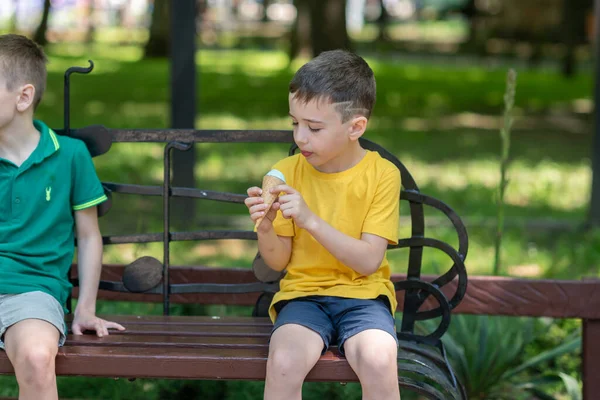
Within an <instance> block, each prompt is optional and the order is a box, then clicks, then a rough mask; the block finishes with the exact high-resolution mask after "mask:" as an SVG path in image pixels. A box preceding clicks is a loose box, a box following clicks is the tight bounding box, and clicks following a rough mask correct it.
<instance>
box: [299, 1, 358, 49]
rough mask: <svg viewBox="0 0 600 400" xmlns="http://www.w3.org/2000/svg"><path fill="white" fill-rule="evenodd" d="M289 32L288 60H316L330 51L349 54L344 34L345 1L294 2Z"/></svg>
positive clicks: (345, 34)
mask: <svg viewBox="0 0 600 400" xmlns="http://www.w3.org/2000/svg"><path fill="white" fill-rule="evenodd" d="M296 8H297V11H298V15H297V17H296V21H295V23H294V27H293V28H292V38H291V39H292V40H291V46H290V60H293V59H295V58H296V57H299V56H313V57H315V56H317V55H319V54H320V53H321V52H323V51H326V50H334V49H347V50H350V48H351V46H350V38H349V37H348V32H347V30H346V0H326V1H324V0H298V1H297V2H296Z"/></svg>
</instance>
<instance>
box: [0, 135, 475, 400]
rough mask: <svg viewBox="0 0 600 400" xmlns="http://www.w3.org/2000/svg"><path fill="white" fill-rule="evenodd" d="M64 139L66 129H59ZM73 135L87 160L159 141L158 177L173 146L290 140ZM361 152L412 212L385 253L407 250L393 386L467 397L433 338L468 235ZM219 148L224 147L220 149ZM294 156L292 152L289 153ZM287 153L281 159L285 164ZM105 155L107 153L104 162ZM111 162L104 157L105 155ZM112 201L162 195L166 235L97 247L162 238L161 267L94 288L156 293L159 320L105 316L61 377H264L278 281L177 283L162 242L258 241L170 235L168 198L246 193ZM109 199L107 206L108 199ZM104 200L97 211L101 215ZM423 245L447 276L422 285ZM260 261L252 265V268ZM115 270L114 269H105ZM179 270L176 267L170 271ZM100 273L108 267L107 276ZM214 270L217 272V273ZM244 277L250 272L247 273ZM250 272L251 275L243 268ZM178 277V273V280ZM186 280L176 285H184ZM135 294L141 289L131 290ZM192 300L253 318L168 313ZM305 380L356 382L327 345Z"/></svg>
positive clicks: (229, 235) (462, 285)
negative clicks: (214, 301) (102, 333)
mask: <svg viewBox="0 0 600 400" xmlns="http://www.w3.org/2000/svg"><path fill="white" fill-rule="evenodd" d="M57 132H58V133H59V134H66V132H65V131H57ZM70 134H71V135H72V136H74V137H79V138H81V139H82V140H84V141H85V142H86V144H87V145H88V149H89V150H90V152H91V154H92V155H93V156H99V155H101V154H104V153H106V152H108V150H109V149H110V146H111V144H112V143H114V142H133V143H140V142H163V143H165V150H164V160H163V161H164V176H165V177H169V176H170V165H171V153H172V150H173V149H179V150H185V149H187V148H189V146H190V145H189V144H190V143H207V142H212V143H223V146H226V143H242V142H278V143H292V134H291V132H289V131H197V130H139V131H138V130H109V129H106V128H103V127H99V126H96V127H88V128H84V129H80V130H71V131H70ZM361 142H362V145H363V146H364V147H365V148H368V149H371V150H374V151H378V152H379V153H380V154H381V155H382V156H384V157H385V158H387V159H389V160H390V161H392V162H393V163H394V164H395V165H396V166H398V168H399V170H400V173H401V174H402V183H403V191H402V193H401V200H402V201H403V203H404V202H408V207H403V209H404V210H405V213H408V212H410V215H411V229H412V235H411V237H408V238H401V239H400V241H399V243H398V245H396V246H390V249H394V248H405V249H408V251H409V265H408V277H407V279H403V280H400V281H397V282H395V287H396V290H397V291H398V292H399V295H400V296H399V297H400V299H401V301H400V302H401V307H400V308H401V309H402V310H403V314H402V318H401V324H400V329H399V331H398V337H399V339H400V341H401V351H400V352H399V373H400V378H399V384H400V385H401V386H402V387H405V388H408V389H410V390H414V391H416V392H419V393H421V394H423V395H425V396H426V397H428V398H431V399H442V398H443V399H461V398H465V396H464V393H463V391H462V386H461V385H460V383H459V382H457V381H456V378H455V376H454V373H453V372H452V369H451V368H450V365H449V363H448V361H447V359H446V357H445V353H444V349H443V346H442V342H441V341H440V340H439V339H440V338H441V337H442V335H443V334H444V332H445V331H446V329H447V328H448V325H449V323H450V313H451V310H452V309H453V308H455V307H456V306H457V305H458V304H459V303H460V301H461V299H462V298H463V296H464V294H465V291H466V286H467V274H466V270H465V266H464V259H465V257H466V254H467V233H466V230H465V227H464V226H463V225H462V223H461V221H460V219H459V218H458V216H457V215H456V214H455V213H454V212H453V211H452V210H451V209H450V208H449V207H447V206H446V205H444V204H443V203H441V202H440V201H438V200H436V199H433V198H431V197H428V196H426V195H424V194H422V193H420V192H419V190H418V187H417V185H416V184H415V182H414V180H413V178H412V177H411V175H410V174H409V172H408V171H407V169H406V168H405V167H404V166H403V165H402V164H401V163H400V162H399V161H398V159H396V157H394V156H393V155H392V154H390V153H389V152H387V151H386V150H385V149H383V148H382V147H380V146H378V145H376V144H374V143H372V142H369V141H367V140H362V139H361ZM224 151H225V149H224ZM294 151H295V146H292V147H291V150H290V154H291V153H293V152H294ZM284 156H285V154H282V158H283V157H284ZM105 157H106V156H105ZM108 157H110V156H108ZM103 185H104V187H105V189H106V190H107V194H109V197H110V198H111V199H112V196H113V194H114V193H125V194H137V195H141V196H162V197H163V205H164V210H165V213H164V221H163V223H164V230H163V232H161V233H148V234H135V235H119V236H108V237H104V244H105V245H111V244H120V243H149V242H163V243H164V255H163V260H162V262H159V261H158V260H156V259H152V258H150V257H142V258H141V259H140V260H139V261H138V262H135V263H134V264H132V265H130V266H128V267H126V268H122V269H121V271H120V272H121V275H119V276H118V277H111V278H110V279H108V280H107V279H105V278H106V274H105V276H104V277H103V278H104V279H103V280H102V282H101V284H100V287H101V289H102V296H103V297H104V296H106V294H105V293H106V292H107V291H108V293H113V294H114V295H116V297H115V298H118V297H119V296H120V295H123V294H126V295H128V296H138V297H139V298H140V299H143V298H145V297H146V296H153V297H154V298H155V297H156V296H159V297H160V300H161V301H162V302H163V305H164V316H163V317H150V316H130V317H123V316H110V317H108V318H111V319H114V320H116V321H119V322H122V323H123V324H124V325H126V326H127V330H126V331H125V332H123V333H118V334H111V335H110V336H108V337H105V338H97V337H95V336H93V335H84V336H81V337H77V336H72V335H69V336H68V340H67V343H66V345H65V346H64V347H63V348H61V349H60V351H59V355H58V359H57V373H58V374H59V375H90V376H105V377H127V378H135V377H149V378H177V379H259V380H261V379H264V377H265V370H266V359H267V353H268V337H269V333H270V330H271V326H272V325H271V322H270V321H269V320H268V319H267V318H266V308H267V305H268V303H269V302H270V298H271V296H272V294H273V293H274V292H275V291H276V290H278V282H277V281H272V282H261V281H259V280H258V279H256V278H255V277H252V276H249V275H248V274H245V275H240V276H243V278H242V279H243V280H242V281H240V282H228V283H219V281H218V280H211V279H205V277H204V278H201V279H199V280H196V279H188V278H189V277H187V278H185V279H178V281H179V282H177V281H176V280H175V279H174V275H175V273H176V272H175V271H174V270H173V269H172V267H171V265H170V247H169V244H170V243H171V242H174V241H180V240H208V239H211V240H214V239H247V240H256V234H255V233H254V232H251V231H236V230H219V231H210V230H196V231H189V232H172V231H171V218H170V200H171V199H172V198H174V197H191V198H196V199H202V200H204V201H207V200H214V201H224V202H233V203H240V207H245V206H244V205H243V200H244V198H245V197H246V196H245V195H242V194H232V193H223V192H215V191H209V190H202V189H194V188H178V187H172V186H171V183H170V180H169V179H165V181H164V182H163V185H162V186H142V185H133V184H125V183H109V182H104V183H103ZM111 201H112V200H111ZM425 205H428V206H433V207H435V208H437V209H439V210H441V211H442V212H444V213H445V214H446V215H447V216H448V217H449V219H450V220H451V222H452V224H453V225H454V227H455V228H456V231H457V237H458V243H459V249H458V250H455V249H454V248H452V247H451V246H450V245H448V244H446V243H444V242H441V241H438V240H435V239H432V238H427V237H426V236H425V235H424V227H425V225H424V212H423V208H424V206H425ZM109 208H110V201H109V202H107V204H106V205H105V206H103V207H102V208H101V213H106V212H108V209H109ZM424 247H435V248H438V249H440V250H441V251H443V252H445V253H446V254H448V255H449V258H450V260H451V262H450V263H449V264H450V265H452V266H451V267H450V268H449V270H448V271H447V272H446V273H444V274H443V275H441V276H440V277H437V278H436V279H434V280H433V281H432V282H427V281H425V280H422V279H420V275H421V258H422V252H423V248H424ZM258 262H260V259H259V258H257V259H255V263H258ZM108 270H110V271H113V269H110V268H109V269H108ZM72 271H73V277H72V278H73V282H74V283H75V284H77V279H76V278H77V277H76V269H75V268H73V269H72ZM182 271H183V270H179V271H177V273H180V272H182ZM105 272H106V271H105ZM214 272H215V273H217V274H218V269H215V271H214ZM248 272H250V271H248ZM250 274H251V272H250ZM180 277H181V276H180ZM182 281H183V282H182ZM452 281H454V282H455V283H457V284H456V285H455V286H454V291H453V293H452V294H451V295H450V296H449V299H447V297H446V295H444V294H443V292H442V291H441V290H440V288H442V287H444V286H445V285H447V284H449V283H450V282H452ZM133 292H143V293H135V294H133ZM189 294H196V295H198V294H206V295H210V294H227V297H228V299H229V300H228V301H229V302H230V303H234V304H235V303H236V302H238V301H237V299H241V298H247V296H248V295H250V296H253V297H254V300H253V301H254V304H255V310H254V313H253V315H255V317H250V316H248V317H240V318H232V317H194V316H189V317H188V316H186V317H171V316H168V314H169V305H170V303H171V302H172V301H174V300H175V301H178V298H179V296H186V295H189ZM430 298H434V299H436V301H437V306H436V307H434V308H432V309H429V310H427V311H419V309H420V308H421V307H422V305H423V304H424V303H425V301H427V300H428V299H430ZM439 317H441V322H440V324H439V326H438V328H437V329H436V330H435V331H434V332H432V333H431V334H430V335H428V336H419V335H417V334H416V333H415V331H414V325H415V322H416V321H417V320H425V319H432V318H439ZM11 372H12V369H11V367H10V365H9V364H8V362H7V360H6V358H4V354H2V355H0V373H11ZM307 379H308V380H316V381H341V382H347V381H356V380H357V377H356V375H355V374H354V372H353V371H352V370H351V368H350V367H349V365H348V363H347V361H346V360H345V359H344V358H343V357H342V356H341V355H340V354H339V353H338V351H337V349H336V348H335V347H334V348H332V350H331V351H328V352H327V353H326V354H325V355H323V356H322V357H321V359H320V360H319V361H318V363H317V365H316V366H315V368H314V369H313V370H312V371H311V372H310V373H309V375H308V378H307Z"/></svg>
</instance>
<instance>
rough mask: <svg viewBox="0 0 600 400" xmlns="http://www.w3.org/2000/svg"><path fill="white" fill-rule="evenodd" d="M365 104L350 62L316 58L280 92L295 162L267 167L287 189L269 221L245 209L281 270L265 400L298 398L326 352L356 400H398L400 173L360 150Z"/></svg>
mask: <svg viewBox="0 0 600 400" xmlns="http://www.w3.org/2000/svg"><path fill="white" fill-rule="evenodd" d="M374 103H375V78H374V76H373V71H372V70H371V68H370V67H369V65H368V64H367V63H366V62H365V61H364V60H363V59H362V58H360V57H359V56H357V55H355V54H352V53H349V52H346V51H341V50H335V51H329V52H324V53H321V54H320V55H319V56H318V57H316V58H315V59H313V60H312V61H310V62H308V63H307V64H305V65H304V66H303V67H301V68H300V69H299V70H298V72H297V73H296V75H295V76H294V78H293V79H292V81H291V83H290V87H289V107H290V112H289V114H290V117H291V119H292V125H293V128H294V141H295V142H296V144H297V145H298V147H299V151H300V153H299V154H297V155H294V156H291V157H288V158H285V159H283V160H281V161H280V162H278V163H277V164H275V166H274V167H273V168H274V169H277V170H279V171H281V172H282V173H283V175H284V177H285V179H286V184H285V185H280V186H277V187H275V188H273V189H272V190H271V193H275V194H279V198H278V200H276V202H275V203H274V204H273V207H272V208H271V210H269V211H268V212H267V214H266V215H264V210H265V209H266V206H265V204H264V201H263V199H262V198H261V191H262V190H261V189H260V188H258V187H251V188H249V189H248V196H249V197H248V198H247V199H246V202H245V203H246V206H247V207H248V208H249V212H250V215H251V218H252V220H253V221H256V220H257V219H259V218H261V217H264V220H263V222H262V223H261V224H260V225H259V226H258V227H257V234H258V247H259V251H260V254H261V256H262V258H263V259H264V261H265V262H266V264H267V265H268V266H269V267H270V268H272V269H274V270H277V271H282V270H284V269H287V273H286V275H285V277H284V278H283V279H282V281H281V284H280V291H279V292H278V293H277V294H276V295H275V297H274V299H273V302H272V304H271V307H270V310H269V314H270V316H271V319H272V320H273V322H274V327H273V333H272V336H271V341H270V345H269V358H268V362H267V378H266V385H265V399H266V400H270V399H286V400H295V399H298V400H299V399H301V396H302V383H303V381H304V379H305V377H306V375H307V374H308V372H309V371H310V370H311V369H312V367H313V366H314V365H315V363H316V362H317V361H318V359H319V356H320V355H321V354H322V353H323V352H324V351H325V350H326V349H327V347H328V346H329V345H330V344H333V343H337V344H338V346H339V348H340V351H341V352H342V353H344V354H345V356H346V358H347V360H348V362H349V364H350V366H351V367H352V369H353V370H354V371H355V372H356V374H357V376H358V378H359V380H360V382H361V385H362V389H363V399H377V400H388V399H389V400H391V399H393V400H397V399H399V398H400V393H399V389H398V376H397V374H398V371H397V361H396V360H397V351H398V342H397V338H396V332H395V324H394V317H393V315H394V312H395V309H396V305H397V303H396V298H395V293H394V287H393V285H392V283H391V281H390V267H389V264H388V261H387V259H386V257H385V252H386V248H387V245H388V243H392V244H395V243H397V238H398V219H399V215H398V211H399V210H398V208H399V204H398V203H399V194H400V173H399V171H398V169H397V168H396V167H395V166H394V165H393V164H392V163H390V162H389V161H387V160H385V159H383V158H382V157H380V156H379V154H378V153H376V152H370V151H368V150H365V149H363V148H362V147H361V146H360V143H359V141H358V139H359V138H360V137H361V136H362V135H363V133H364V132H365V129H366V127H367V121H368V118H369V117H370V114H371V110H372V108H373V105H374Z"/></svg>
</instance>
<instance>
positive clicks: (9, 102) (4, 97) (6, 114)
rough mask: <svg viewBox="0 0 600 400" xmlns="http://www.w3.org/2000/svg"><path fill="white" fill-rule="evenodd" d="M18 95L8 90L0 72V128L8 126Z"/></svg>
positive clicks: (14, 111)
mask: <svg viewBox="0 0 600 400" xmlns="http://www.w3.org/2000/svg"><path fill="white" fill-rule="evenodd" d="M17 99H18V93H17V92H16V91H15V90H9V89H8V85H7V82H6V78H5V77H4V74H3V73H2V71H1V70H0V128H3V127H5V126H6V125H8V124H9V123H10V122H11V121H12V120H13V118H14V116H15V114H16V103H17Z"/></svg>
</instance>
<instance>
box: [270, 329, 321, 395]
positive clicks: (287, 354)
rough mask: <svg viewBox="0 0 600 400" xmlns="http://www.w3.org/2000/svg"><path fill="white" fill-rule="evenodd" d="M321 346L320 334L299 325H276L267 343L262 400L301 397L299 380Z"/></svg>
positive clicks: (312, 365) (306, 372)
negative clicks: (267, 352)
mask: <svg viewBox="0 0 600 400" xmlns="http://www.w3.org/2000/svg"><path fill="white" fill-rule="evenodd" d="M323 346H324V344H323V339H321V336H320V335H319V334H318V333H316V332H315V331H313V330H311V329H308V328H306V327H304V326H302V325H297V324H286V325H283V326H281V327H279V328H277V329H276V330H275V332H273V336H271V344H270V345H269V358H268V361H267V379H266V382H265V396H264V400H282V399H284V400H302V383H303V382H304V378H306V375H308V373H309V372H310V370H311V369H312V368H313V367H314V366H315V364H316V363H317V361H319V357H320V356H321V352H322V351H323Z"/></svg>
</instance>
